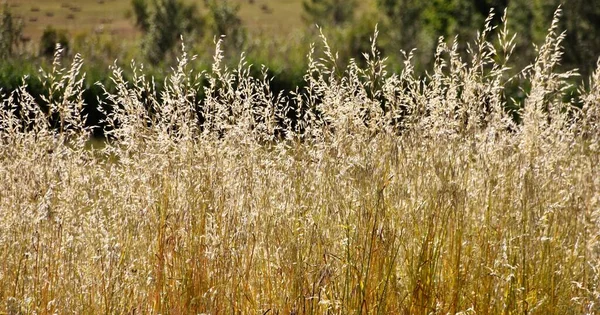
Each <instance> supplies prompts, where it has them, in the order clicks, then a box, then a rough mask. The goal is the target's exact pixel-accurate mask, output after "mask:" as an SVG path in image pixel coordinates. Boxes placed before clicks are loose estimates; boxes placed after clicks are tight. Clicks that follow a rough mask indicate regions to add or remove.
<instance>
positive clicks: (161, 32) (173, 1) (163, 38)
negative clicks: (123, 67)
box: [132, 0, 203, 63]
mask: <svg viewBox="0 0 600 315" xmlns="http://www.w3.org/2000/svg"><path fill="white" fill-rule="evenodd" d="M132 6H133V8H134V13H135V17H136V25H137V26H138V27H139V28H140V29H141V30H142V31H143V32H144V33H145V34H146V35H145V40H144V52H145V54H146V57H147V58H148V60H150V62H152V63H158V62H161V61H162V60H164V58H165V56H166V55H167V53H169V52H170V51H171V50H172V49H173V48H174V47H175V46H176V44H177V43H178V42H179V40H180V38H181V36H184V37H186V38H188V37H193V36H194V35H196V34H197V33H200V31H201V30H202V27H201V26H202V24H203V23H202V22H203V21H202V19H201V18H200V17H199V15H198V12H197V8H196V6H195V5H193V4H186V3H184V2H183V1H181V0H154V1H153V6H152V8H150V7H149V5H148V3H147V2H146V0H132Z"/></svg>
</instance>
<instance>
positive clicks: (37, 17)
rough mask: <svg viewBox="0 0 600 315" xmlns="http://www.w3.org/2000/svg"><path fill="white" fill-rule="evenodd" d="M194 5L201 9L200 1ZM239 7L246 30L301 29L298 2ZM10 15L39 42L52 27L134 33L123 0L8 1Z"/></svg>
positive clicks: (256, 1) (245, 2)
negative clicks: (14, 16) (21, 22)
mask: <svg viewBox="0 0 600 315" xmlns="http://www.w3.org/2000/svg"><path fill="white" fill-rule="evenodd" d="M188 2H195V3H197V5H198V8H200V9H203V8H204V1H201V0H188ZM231 2H232V3H239V4H240V15H241V17H242V19H243V20H244V22H245V23H246V25H247V26H248V28H249V29H250V30H252V31H255V32H269V33H271V34H275V35H279V36H285V35H286V34H288V33H289V32H290V31H292V30H293V29H295V28H299V27H301V26H302V16H301V15H302V14H301V12H302V1H301V0H276V1H272V0H271V1H269V0H232V1H231ZM7 3H8V5H9V7H10V8H11V10H12V12H13V13H14V14H15V15H17V16H19V17H22V18H23V19H24V22H25V34H24V35H25V37H27V38H29V39H31V40H32V41H34V42H35V41H37V40H39V37H40V35H41V34H42V32H43V30H44V29H45V28H46V27H47V26H49V25H52V26H53V27H55V28H59V29H66V30H68V31H69V32H70V33H71V35H77V34H81V33H91V32H108V33H110V34H113V35H118V36H120V37H121V38H127V39H133V38H135V37H136V35H137V34H138V32H137V30H136V29H135V27H134V25H133V17H132V16H131V2H130V1H127V0H79V1H73V0H8V1H7Z"/></svg>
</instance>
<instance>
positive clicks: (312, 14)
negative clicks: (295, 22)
mask: <svg viewBox="0 0 600 315" xmlns="http://www.w3.org/2000/svg"><path fill="white" fill-rule="evenodd" d="M357 4H358V2H357V0H304V1H303V2H302V7H303V8H304V20H305V21H306V22H307V23H309V24H318V25H320V26H326V25H333V26H343V25H345V24H347V23H348V22H350V21H352V20H353V19H354V11H355V10H356V6H357Z"/></svg>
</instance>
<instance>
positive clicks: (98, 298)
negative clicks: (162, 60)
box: [0, 21, 600, 314]
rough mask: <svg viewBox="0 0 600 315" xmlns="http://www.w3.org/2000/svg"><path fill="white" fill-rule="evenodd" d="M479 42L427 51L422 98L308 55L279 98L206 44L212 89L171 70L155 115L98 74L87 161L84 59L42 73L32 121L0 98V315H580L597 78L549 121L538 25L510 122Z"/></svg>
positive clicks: (584, 298) (584, 308)
mask: <svg viewBox="0 0 600 315" xmlns="http://www.w3.org/2000/svg"><path fill="white" fill-rule="evenodd" d="M490 28H491V26H489V25H487V26H486V30H485V31H484V32H483V34H482V35H481V39H480V41H479V42H478V43H477V44H476V45H474V47H475V48H474V51H473V52H471V56H472V58H473V59H472V60H469V61H463V60H460V59H459V54H458V53H457V52H456V48H454V47H456V46H454V47H450V48H448V47H446V46H445V45H444V44H443V43H442V44H440V46H439V50H438V51H439V54H438V59H437V62H436V66H435V69H433V71H432V72H431V75H430V76H429V77H428V78H427V79H424V80H419V79H417V78H415V77H414V74H413V73H412V71H411V69H412V67H411V64H410V56H408V58H407V59H408V60H407V62H406V67H405V69H404V70H403V72H402V73H399V74H393V75H388V74H387V73H386V72H385V61H384V60H382V59H381V58H380V57H379V55H378V53H377V52H376V51H375V50H374V49H373V52H371V54H370V55H368V59H369V65H368V66H367V68H366V69H361V68H359V67H358V66H356V65H354V64H351V65H350V67H349V68H348V69H346V70H345V72H344V75H343V76H339V75H336V73H340V69H336V68H335V62H334V61H333V60H334V57H333V54H332V53H331V50H330V49H329V47H328V46H327V43H326V41H324V43H325V45H324V47H325V48H324V56H325V58H324V59H320V58H316V57H313V55H314V54H311V56H310V59H309V62H310V67H309V72H308V73H307V76H306V80H307V82H308V88H307V89H306V90H305V91H299V92H298V93H292V94H291V95H290V96H284V95H280V96H277V95H272V94H271V93H270V91H269V85H268V84H269V83H268V78H253V77H250V76H249V75H248V67H249V66H248V65H245V64H244V63H243V62H241V63H240V66H239V68H238V69H233V70H232V69H225V68H223V67H222V66H221V63H220V62H221V58H222V55H221V51H220V49H219V44H218V45H217V52H216V54H215V62H214V65H213V70H212V71H211V72H210V73H201V74H197V75H196V74H194V73H193V71H191V70H189V69H187V63H188V61H189V60H188V56H186V55H185V54H184V55H183V56H182V58H181V60H180V63H179V67H178V68H177V69H175V70H174V71H173V74H172V76H171V77H170V78H169V80H168V86H169V88H168V89H167V90H166V91H165V92H164V94H163V95H162V96H160V97H159V96H158V95H156V94H155V93H153V85H152V81H151V79H149V78H146V77H144V75H143V68H142V67H141V66H136V65H135V64H133V67H132V68H133V72H134V73H135V74H136V75H135V76H134V79H133V81H132V82H125V81H124V80H123V79H122V77H121V73H122V70H121V69H118V68H115V69H114V72H113V79H114V80H115V82H116V83H117V86H118V87H119V90H118V92H117V93H116V94H111V95H109V101H108V102H109V104H110V105H113V106H114V109H115V110H114V111H113V112H111V113H109V118H108V119H107V124H108V125H109V126H112V127H113V128H109V130H110V131H109V133H110V136H111V138H112V140H111V141H109V142H107V143H106V145H105V146H104V147H103V148H101V149H90V148H89V146H88V145H87V141H88V137H89V134H90V130H89V128H86V127H85V125H84V121H83V119H82V117H81V115H80V113H81V108H82V99H81V94H80V93H81V74H80V71H79V70H80V66H81V63H82V61H81V60H80V58H79V57H76V58H75V60H74V62H73V64H72V66H71V68H70V69H66V70H60V65H59V64H58V62H57V63H55V68H54V69H53V70H52V71H50V72H48V73H46V74H45V75H44V77H43V80H44V81H45V82H46V83H47V84H48V85H49V86H52V87H53V92H52V93H51V95H49V96H47V100H48V102H49V104H50V111H49V112H44V111H41V110H40V109H39V107H38V106H37V104H35V103H34V101H33V98H32V97H31V95H28V94H27V93H26V92H25V90H20V91H17V92H16V93H13V94H12V95H5V96H4V97H3V110H2V111H0V136H1V138H0V140H1V141H0V152H2V154H1V155H0V213H1V215H0V255H1V256H2V259H1V260H0V284H1V285H0V302H1V303H3V304H2V306H1V308H0V310H3V311H4V312H5V313H8V314H34V313H35V314H54V313H60V314H63V313H74V314H99V313H105V314H108V313H110V314H125V313H128V314H146V313H163V314H180V313H188V314H198V313H210V314H232V313H244V314H257V313H260V314H329V313H331V314H350V313H356V314H393V313H405V314H409V313H410V314H432V313H433V314H437V313H440V314H446V313H460V314H475V313H478V314H586V313H587V314H595V313H599V312H600V308H599V307H600V306H599V304H598V301H599V299H600V291H599V289H598V287H599V284H600V278H599V277H600V272H599V268H600V221H599V220H600V176H598V175H599V174H600V170H599V166H598V165H599V164H600V152H599V151H600V146H599V144H600V143H599V139H600V138H599V136H600V107H599V106H600V101H599V100H600V94H599V91H600V71H597V72H596V73H595V75H594V77H593V78H592V80H591V83H590V86H589V88H588V89H587V91H588V92H586V91H583V97H582V98H581V102H580V104H579V105H581V109H579V108H578V107H574V106H572V105H573V104H569V103H565V102H563V98H562V95H563V91H564V89H565V87H566V86H567V83H566V82H567V79H568V78H569V77H571V76H572V75H573V73H557V72H555V70H554V67H555V65H556V64H557V62H558V61H559V60H560V55H561V51H560V41H561V38H562V37H561V35H560V34H558V33H556V32H557V30H556V21H555V23H553V27H552V28H551V29H550V30H549V35H548V37H547V41H546V43H545V45H544V46H542V47H541V48H540V52H539V57H538V59H537V60H536V61H535V63H534V64H532V66H531V67H529V68H527V69H525V70H524V71H523V72H522V73H521V74H520V75H522V76H524V77H526V78H527V79H528V80H529V81H530V82H531V93H530V94H529V95H528V97H527V98H526V100H525V101H524V103H523V104H522V108H521V117H522V122H520V123H518V124H517V123H514V122H513V121H512V120H511V119H510V118H509V115H508V114H507V113H506V112H505V111H504V102H505V100H504V85H505V84H506V82H507V81H509V80H511V78H510V77H508V76H507V75H506V65H505V64H498V63H496V62H495V61H494V60H498V59H502V60H506V59H508V58H507V57H509V55H510V51H511V49H512V48H511V47H512V44H511V41H510V40H509V39H510V36H508V34H506V33H505V32H501V33H502V34H503V35H502V36H501V39H500V43H499V45H497V46H498V47H502V48H498V51H496V49H495V48H494V46H492V45H490V44H489V43H488V42H486V41H485V38H486V32H488V31H489V30H490ZM497 56H502V58H497ZM505 57H506V58H505ZM57 60H58V59H57ZM200 76H206V78H207V79H208V81H209V83H210V84H209V86H208V87H206V95H207V98H206V99H205V100H203V103H202V105H203V106H202V111H201V113H202V116H201V117H202V119H199V117H198V114H197V113H198V112H197V111H196V108H195V105H194V104H195V99H194V97H195V95H197V93H196V91H197V89H199V88H201V87H200V86H199V85H197V83H196V82H199V81H198V80H197V78H198V77H200ZM142 95H149V96H148V97H145V98H144V97H142ZM159 99H161V101H159ZM149 107H150V108H151V109H152V110H148V108H149ZM289 107H298V108H301V109H302V110H303V111H302V113H303V114H302V115H299V116H298V117H296V120H297V122H298V123H297V124H295V123H293V122H292V121H290V120H289V119H288V118H287V117H289V115H288V112H287V110H288V108H289ZM199 121H201V122H202V123H198V122H199ZM281 126H283V127H285V128H286V129H287V132H285V133H283V134H284V135H283V136H278V135H281V132H280V131H281V130H280V129H279V128H280V127H281Z"/></svg>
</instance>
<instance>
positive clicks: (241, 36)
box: [205, 0, 246, 53]
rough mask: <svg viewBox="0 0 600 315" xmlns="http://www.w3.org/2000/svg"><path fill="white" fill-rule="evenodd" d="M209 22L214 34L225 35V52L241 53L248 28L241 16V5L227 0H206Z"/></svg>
mask: <svg viewBox="0 0 600 315" xmlns="http://www.w3.org/2000/svg"><path fill="white" fill-rule="evenodd" d="M205 3H206V5H207V7H208V9H209V13H208V19H207V20H208V24H209V26H210V28H211V29H212V33H213V35H214V36H225V42H224V44H225V45H224V49H225V52H234V53H239V52H238V51H237V50H239V49H241V48H242V46H243V45H244V43H245V41H246V30H245V28H244V25H243V23H242V19H240V17H239V11H240V6H239V5H235V6H234V5H231V4H230V3H229V1H226V0H205Z"/></svg>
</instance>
